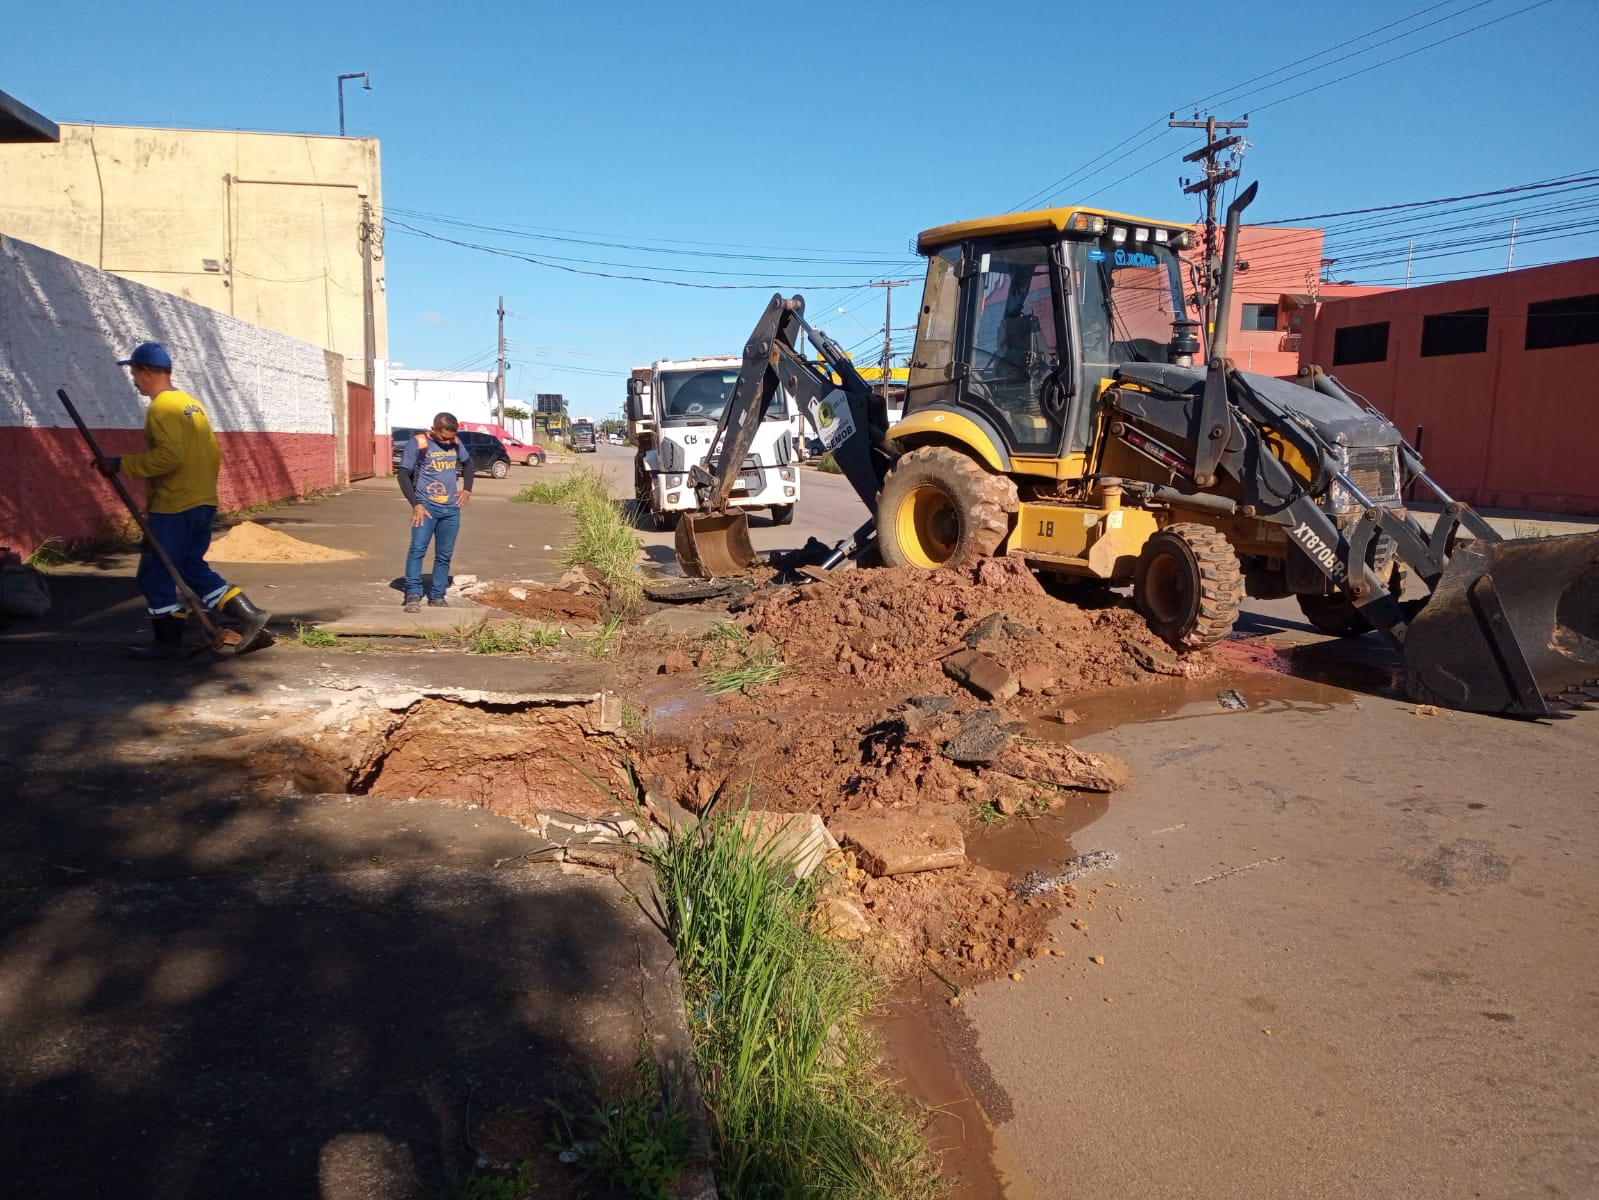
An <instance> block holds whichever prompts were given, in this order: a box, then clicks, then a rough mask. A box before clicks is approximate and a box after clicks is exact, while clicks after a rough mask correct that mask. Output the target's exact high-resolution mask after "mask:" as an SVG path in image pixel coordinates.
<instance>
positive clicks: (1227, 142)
mask: <svg viewBox="0 0 1599 1200" xmlns="http://www.w3.org/2000/svg"><path fill="white" fill-rule="evenodd" d="M1194 118H1195V119H1194V120H1192V121H1167V122H1166V125H1167V128H1169V129H1203V130H1204V131H1205V144H1204V145H1203V146H1201V147H1200V148H1199V149H1198V150H1195V151H1194V152H1193V153H1192V154H1185V155H1183V161H1184V162H1203V163H1204V164H1205V177H1204V178H1203V179H1200V180H1198V181H1197V182H1194V183H1189V182H1188V180H1186V179H1185V180H1183V192H1184V194H1186V195H1194V194H1196V193H1199V192H1203V193H1204V194H1205V345H1206V347H1207V353H1208V347H1209V346H1210V343H1211V339H1212V338H1214V337H1215V335H1216V298H1217V296H1216V294H1217V291H1218V290H1219V286H1220V284H1221V242H1220V239H1219V238H1218V237H1217V236H1216V202H1217V197H1218V195H1219V194H1220V192H1221V189H1222V186H1223V185H1224V184H1226V183H1227V182H1228V181H1229V180H1232V179H1237V178H1238V175H1239V171H1238V168H1236V167H1232V168H1227V167H1223V166H1222V165H1221V159H1220V157H1219V156H1220V155H1221V153H1222V151H1224V150H1231V149H1232V148H1233V147H1234V146H1237V145H1238V144H1239V143H1240V142H1242V141H1243V140H1244V139H1243V138H1241V137H1239V136H1238V135H1237V134H1234V133H1233V132H1232V131H1233V130H1235V129H1248V128H1249V114H1248V113H1245V114H1244V115H1243V116H1242V117H1240V118H1239V119H1238V120H1236V121H1218V120H1217V119H1216V118H1215V117H1213V116H1207V117H1206V118H1205V119H1204V120H1203V121H1201V120H1199V119H1198V118H1199V114H1198V113H1195V114H1194ZM1218 131H1219V132H1221V133H1223V134H1226V135H1228V136H1224V137H1221V138H1218V137H1217V136H1216V134H1217V132H1218Z"/></svg>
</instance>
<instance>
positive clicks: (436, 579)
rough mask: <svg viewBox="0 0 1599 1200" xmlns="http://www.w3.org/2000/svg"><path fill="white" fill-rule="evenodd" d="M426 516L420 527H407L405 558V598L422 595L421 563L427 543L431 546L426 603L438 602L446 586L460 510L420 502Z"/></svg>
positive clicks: (459, 523) (442, 596) (429, 501)
mask: <svg viewBox="0 0 1599 1200" xmlns="http://www.w3.org/2000/svg"><path fill="white" fill-rule="evenodd" d="M422 507H423V509H424V510H426V513H427V515H426V516H424V517H423V518H422V524H420V525H413V526H411V552H410V553H409V554H407V555H406V556H405V595H406V598H407V599H410V598H411V597H412V596H420V595H422V594H423V590H424V589H423V587H422V560H423V558H425V557H426V556H427V552H428V542H429V541H431V542H432V543H433V586H432V587H430V588H427V589H426V592H427V596H428V599H430V600H442V599H444V593H445V591H447V590H448V589H449V586H450V556H451V555H453V554H454V553H455V537H456V535H457V534H458V533H460V532H461V510H460V509H459V508H457V507H456V506H455V505H453V504H434V503H433V502H432V501H431V500H424V501H422Z"/></svg>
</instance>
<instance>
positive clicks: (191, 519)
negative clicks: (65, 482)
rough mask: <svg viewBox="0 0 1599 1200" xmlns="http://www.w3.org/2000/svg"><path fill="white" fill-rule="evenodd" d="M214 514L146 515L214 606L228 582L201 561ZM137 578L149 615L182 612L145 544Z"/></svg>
mask: <svg viewBox="0 0 1599 1200" xmlns="http://www.w3.org/2000/svg"><path fill="white" fill-rule="evenodd" d="M216 515H217V510H216V506H215V505H211V504H202V505H200V506H199V507H198V508H187V509H184V510H183V511H182V512H177V513H158V512H153V513H151V514H150V515H149V517H148V518H147V521H148V523H149V526H150V536H151V537H153V538H155V540H156V541H157V542H159V543H160V545H161V549H163V550H165V551H166V552H167V557H168V558H170V559H171V560H172V563H173V565H174V566H175V567H177V568H178V574H179V575H182V576H183V582H184V583H186V584H188V585H189V588H190V590H191V591H193V592H194V594H195V595H196V596H198V597H200V603H202V604H204V605H205V606H206V607H207V608H214V607H216V603H217V601H218V600H220V599H222V596H223V594H224V593H225V592H227V590H228V581H227V580H225V579H223V578H222V576H220V575H218V574H217V573H216V572H215V571H213V570H212V569H211V567H210V565H209V564H208V563H207V562H206V561H205V555H206V551H208V550H210V549H211V523H212V522H213V521H215V520H216ZM451 540H452V541H453V540H454V539H453V538H452V539H451ZM137 578H138V580H139V590H140V591H141V592H143V593H144V603H145V607H146V608H147V609H148V610H149V613H150V615H151V616H152V617H170V616H172V615H173V614H174V613H177V612H181V611H182V609H183V605H182V604H181V603H179V602H178V586H177V584H175V583H173V582H172V576H171V574H170V573H169V572H168V571H167V569H166V567H165V566H163V565H162V563H161V560H160V559H159V558H157V557H156V555H155V552H154V551H153V550H151V549H150V547H149V545H148V543H146V545H145V546H144V549H143V551H142V552H141V553H140V555H139V573H138V576H137Z"/></svg>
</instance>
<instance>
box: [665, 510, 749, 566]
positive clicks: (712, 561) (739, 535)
mask: <svg viewBox="0 0 1599 1200" xmlns="http://www.w3.org/2000/svg"><path fill="white" fill-rule="evenodd" d="M675 549H676V550H677V565H678V566H680V567H682V568H683V574H685V575H692V576H693V577H694V578H696V579H718V578H720V577H722V576H724V575H737V574H739V573H740V572H742V571H747V570H748V569H749V568H750V567H758V566H760V563H761V560H760V558H759V557H758V556H757V555H756V553H755V547H754V546H753V545H751V544H750V520H749V518H748V517H747V516H745V515H744V514H743V513H742V512H731V513H714V514H712V515H710V516H704V517H700V516H694V515H692V514H690V513H684V514H683V517H682V519H681V520H679V521H678V523H677V537H676V539H675Z"/></svg>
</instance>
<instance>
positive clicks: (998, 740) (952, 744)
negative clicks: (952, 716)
mask: <svg viewBox="0 0 1599 1200" xmlns="http://www.w3.org/2000/svg"><path fill="white" fill-rule="evenodd" d="M958 719H959V721H960V732H959V733H957V734H956V735H955V736H954V737H952V738H950V739H949V740H948V741H947V742H945V743H944V746H943V750H944V757H945V758H948V759H952V760H953V761H955V762H958V763H962V764H965V765H968V766H986V765H987V764H989V763H991V762H993V761H994V760H995V759H997V758H998V757H999V756H1000V755H1001V754H1002V753H1004V751H1005V747H1006V746H1007V745H1009V744H1010V739H1011V722H1010V721H1009V720H1007V719H1006V717H1005V715H1004V714H1003V713H1001V712H999V711H998V710H996V709H992V708H979V709H977V710H975V711H974V712H969V713H962V714H961V716H960V717H959V718H958Z"/></svg>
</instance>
